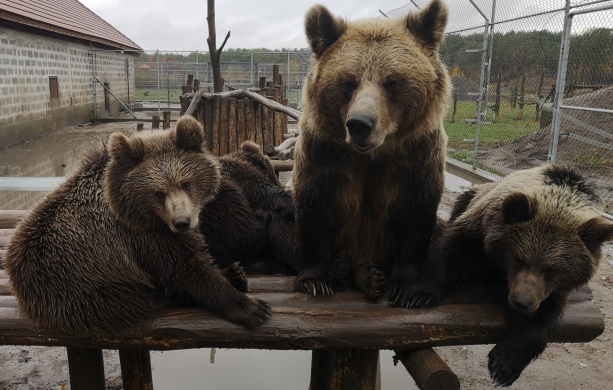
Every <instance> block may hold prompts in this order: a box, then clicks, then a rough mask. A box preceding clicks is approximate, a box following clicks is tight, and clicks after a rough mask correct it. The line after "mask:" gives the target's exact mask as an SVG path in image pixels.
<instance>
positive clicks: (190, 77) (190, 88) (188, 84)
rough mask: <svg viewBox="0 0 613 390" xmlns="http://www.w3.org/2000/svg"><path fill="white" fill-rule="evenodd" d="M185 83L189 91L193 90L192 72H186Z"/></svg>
mask: <svg viewBox="0 0 613 390" xmlns="http://www.w3.org/2000/svg"><path fill="white" fill-rule="evenodd" d="M186 85H187V87H188V88H189V92H192V91H193V90H194V75H193V74H188V75H187V83H186Z"/></svg>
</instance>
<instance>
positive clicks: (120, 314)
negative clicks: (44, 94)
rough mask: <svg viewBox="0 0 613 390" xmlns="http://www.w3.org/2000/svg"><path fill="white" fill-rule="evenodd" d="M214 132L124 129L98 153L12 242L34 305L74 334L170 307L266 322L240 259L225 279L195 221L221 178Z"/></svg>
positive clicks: (12, 258) (37, 316) (122, 327)
mask: <svg viewBox="0 0 613 390" xmlns="http://www.w3.org/2000/svg"><path fill="white" fill-rule="evenodd" d="M203 141H204V132H203V129H202V126H200V125H199V124H198V123H197V122H196V121H195V120H194V119H193V118H191V117H184V118H182V119H180V120H179V121H178V122H177V125H176V129H174V130H172V131H168V132H155V133H153V132H146V133H138V134H137V135H134V136H132V137H127V136H125V135H123V134H121V133H114V134H112V135H111V137H110V139H109V141H108V143H107V146H106V148H105V149H103V150H96V151H93V152H92V153H90V155H89V156H88V157H87V158H85V160H84V162H83V163H82V166H81V167H80V168H79V169H78V170H77V171H76V172H75V173H74V174H73V175H72V176H70V177H68V178H67V179H66V181H65V182H64V183H63V184H61V185H60V187H58V188H57V189H56V190H55V191H53V192H51V193H50V194H49V195H48V196H47V197H46V198H45V199H44V200H43V201H42V202H41V203H39V204H38V205H37V206H35V207H34V208H33V209H32V212H31V213H30V215H29V216H28V217H27V218H26V219H24V220H23V221H22V222H21V223H20V224H19V225H18V227H17V228H16V231H15V234H14V236H13V238H12V240H11V242H10V244H9V246H8V248H7V253H6V270H7V272H8V274H9V277H10V280H11V284H12V287H13V290H14V292H15V296H16V297H17V300H18V302H19V305H20V307H21V309H22V310H23V312H24V313H25V314H27V315H28V316H29V317H31V318H32V319H34V320H35V321H36V322H37V323H38V324H40V325H42V326H45V327H49V328H51V329H54V330H57V331H61V332H64V333H68V334H75V335H86V334H120V333H122V332H124V331H126V330H127V329H129V328H130V327H132V326H133V325H134V324H136V323H137V322H138V321H141V320H145V319H147V318H149V317H151V316H152V315H154V314H155V313H156V312H159V311H160V310H161V309H162V308H164V307H167V306H168V305H169V304H180V305H185V304H188V305H192V306H196V307H199V308H201V309H203V310H205V311H208V312H211V313H213V314H215V315H217V316H219V317H221V318H224V319H226V320H228V321H232V322H234V323H237V324H240V325H243V326H245V327H248V328H253V327H256V326H259V325H261V324H262V323H263V322H264V321H266V319H267V318H268V317H269V316H270V315H271V310H270V308H269V307H268V305H267V304H266V303H264V302H263V301H260V300H257V299H252V298H250V297H248V296H247V295H245V294H244V293H242V292H240V291H238V290H237V289H236V288H234V287H233V286H232V284H234V285H236V286H237V287H238V288H241V289H243V288H244V287H245V286H244V274H242V272H240V268H236V267H231V268H230V269H229V270H226V271H225V276H224V274H222V272H221V271H220V270H219V269H218V268H217V267H216V266H214V265H213V264H212V259H211V257H210V256H209V255H208V252H207V250H206V246H205V241H204V238H203V236H202V234H201V233H200V232H199V231H198V230H197V229H196V227H197V225H198V221H199V212H200V210H201V208H202V206H203V205H205V204H206V203H207V202H209V201H211V199H213V197H214V196H215V195H216V193H217V191H218V188H219V182H220V173H219V164H218V162H217V161H216V160H215V159H214V158H212V157H211V156H210V155H209V154H208V153H206V152H205V151H204V148H203ZM226 277H228V278H229V280H228V279H226Z"/></svg>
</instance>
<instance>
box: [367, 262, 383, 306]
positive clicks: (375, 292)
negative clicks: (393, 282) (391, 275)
mask: <svg viewBox="0 0 613 390" xmlns="http://www.w3.org/2000/svg"><path fill="white" fill-rule="evenodd" d="M386 290H387V278H386V277H385V274H384V273H383V272H382V271H381V270H380V269H379V267H377V266H376V265H375V264H371V265H370V266H369V267H368V282H367V284H366V296H367V297H368V298H369V299H372V300H375V301H378V300H380V299H381V298H383V296H384V295H385V293H386Z"/></svg>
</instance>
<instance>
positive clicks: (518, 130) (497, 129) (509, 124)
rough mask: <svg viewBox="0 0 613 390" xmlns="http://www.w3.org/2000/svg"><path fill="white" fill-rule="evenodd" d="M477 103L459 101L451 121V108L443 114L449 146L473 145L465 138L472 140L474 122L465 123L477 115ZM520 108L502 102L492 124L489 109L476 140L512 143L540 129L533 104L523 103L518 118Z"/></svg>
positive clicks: (494, 143) (487, 142) (496, 143)
mask: <svg viewBox="0 0 613 390" xmlns="http://www.w3.org/2000/svg"><path fill="white" fill-rule="evenodd" d="M476 106H477V104H476V103H474V102H458V105H457V111H456V116H455V122H453V123H452V122H451V118H452V115H451V113H452V108H451V107H450V109H449V111H448V113H447V116H446V117H445V130H446V131H447V135H448V136H449V145H450V146H451V147H456V148H457V147H462V148H464V149H467V148H468V145H473V144H472V143H470V142H467V141H465V140H474V139H475V137H476V129H477V125H476V124H474V123H466V122H465V120H466V119H474V118H476ZM518 116H519V108H516V109H513V108H512V107H511V105H510V104H503V105H501V108H500V115H499V117H498V120H497V121H496V122H495V123H494V113H493V112H492V110H491V109H490V110H488V116H487V121H488V122H492V123H491V124H485V123H484V124H482V125H481V132H480V137H479V143H480V144H483V145H498V144H505V143H509V142H512V141H514V140H516V139H519V138H522V137H524V136H526V135H528V134H530V133H534V132H536V131H537V130H538V129H539V123H538V122H536V121H535V120H534V117H535V106H534V105H526V106H525V108H524V116H523V118H518Z"/></svg>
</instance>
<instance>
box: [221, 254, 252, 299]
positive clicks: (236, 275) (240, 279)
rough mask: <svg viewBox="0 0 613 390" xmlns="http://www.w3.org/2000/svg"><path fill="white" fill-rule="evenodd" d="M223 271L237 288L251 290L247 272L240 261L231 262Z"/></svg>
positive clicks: (243, 290) (245, 290)
mask: <svg viewBox="0 0 613 390" xmlns="http://www.w3.org/2000/svg"><path fill="white" fill-rule="evenodd" d="M221 273H222V275H223V276H224V277H225V278H226V279H228V282H230V284H231V285H232V286H233V287H234V288H235V289H237V290H238V291H240V292H244V293H246V292H249V282H248V279H247V274H246V273H245V270H244V269H243V267H241V265H240V263H239V262H238V261H237V262H235V263H232V264H230V266H229V267H228V268H226V269H224V270H223V271H221Z"/></svg>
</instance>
